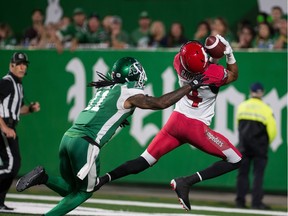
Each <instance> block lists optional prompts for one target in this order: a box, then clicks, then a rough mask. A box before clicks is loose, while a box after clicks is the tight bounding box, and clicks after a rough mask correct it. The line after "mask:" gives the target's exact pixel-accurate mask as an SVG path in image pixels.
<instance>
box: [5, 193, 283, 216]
mask: <svg viewBox="0 0 288 216" xmlns="http://www.w3.org/2000/svg"><path fill="white" fill-rule="evenodd" d="M7 198H13V199H23V200H25V201H27V200H43V201H59V200H61V199H62V198H61V197H56V196H43V195H41V196H40V195H27V194H7ZM86 203H95V204H96V203H97V204H108V205H111V204H113V205H124V206H141V207H155V208H156V207H157V208H168V209H181V206H180V205H179V204H177V205H176V204H167V203H154V202H138V201H119V200H108V199H89V200H87V201H86ZM45 205H46V204H45ZM51 206H54V205H51ZM50 208H51V207H50ZM80 208H84V207H78V208H77V209H75V210H74V211H76V210H78V209H80ZM87 209H88V208H87ZM90 209H91V208H90ZM92 209H93V211H94V212H95V210H96V209H95V208H92ZM191 209H192V210H201V211H217V212H229V213H243V214H246V213H247V214H249V213H250V214H259V215H271V216H274V215H275V216H276V215H278V216H285V215H288V214H287V212H281V211H267V210H253V209H237V208H221V207H211V206H193V205H192V206H191ZM101 211H106V210H101ZM109 212H111V211H109ZM86 213H87V212H86ZM73 214H74V213H73ZM129 214H130V213H127V212H125V215H129ZM79 215H80V214H79ZM89 215H90V214H89ZM94 215H95V214H94ZM97 215H99V212H97ZM104 215H105V214H104ZM117 215H119V212H117ZM132 215H135V213H134V214H132ZM137 215H139V216H142V215H143V216H144V215H163V214H150V213H149V214H144V213H143V214H142V213H137ZM164 215H169V216H173V215H184V214H167V213H165V214H164ZM185 215H187V214H185ZM189 215H191V214H189ZM100 216H102V215H100ZM119 216H120V215H119ZM121 216H122V215H121ZM135 216H136V215H135Z"/></svg>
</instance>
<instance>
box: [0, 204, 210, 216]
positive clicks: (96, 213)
mask: <svg viewBox="0 0 288 216" xmlns="http://www.w3.org/2000/svg"><path fill="white" fill-rule="evenodd" d="M6 203H7V205H9V207H12V208H14V210H13V214H14V213H15V214H16V213H19V214H23V213H25V214H38V215H39V214H44V213H47V212H48V211H49V210H50V209H52V208H53V207H54V206H55V204H44V203H31V202H30V203H29V202H10V201H8V202H6ZM0 212H11V211H0ZM68 215H85V216H151V215H152V216H165V215H166V216H181V215H183V216H184V215H187V214H167V213H162V214H161V213H158V214H156V213H139V212H125V211H112V210H104V209H99V208H88V207H78V208H77V209H75V210H73V211H71V212H70V213H68ZM191 216H208V215H199V214H197V215H195V214H192V215H191Z"/></svg>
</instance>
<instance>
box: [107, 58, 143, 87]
mask: <svg viewBox="0 0 288 216" xmlns="http://www.w3.org/2000/svg"><path fill="white" fill-rule="evenodd" d="M111 79H112V80H114V81H115V82H118V83H125V82H131V81H136V87H139V88H143V87H144V86H145V82H146V81H147V76H146V73H145V70H144V68H143V67H142V65H141V64H140V62H139V61H138V60H136V59H135V58H132V57H124V58H121V59H119V60H117V61H116V62H115V63H114V65H113V68H112V72H111Z"/></svg>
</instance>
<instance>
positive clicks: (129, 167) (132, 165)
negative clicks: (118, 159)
mask: <svg viewBox="0 0 288 216" xmlns="http://www.w3.org/2000/svg"><path fill="white" fill-rule="evenodd" d="M149 167H150V164H149V163H148V162H147V161H146V160H145V159H144V158H143V157H141V156H140V157H138V158H136V159H134V160H130V161H127V162H126V163H124V164H122V165H120V166H119V167H117V168H116V169H114V170H112V171H111V172H109V173H108V174H109V175H110V177H111V181H114V180H116V179H118V178H122V177H124V176H127V175H130V174H137V173H139V172H142V171H144V170H145V169H147V168H149ZM107 178H108V176H107V177H105V179H106V181H107Z"/></svg>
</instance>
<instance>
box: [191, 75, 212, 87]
mask: <svg viewBox="0 0 288 216" xmlns="http://www.w3.org/2000/svg"><path fill="white" fill-rule="evenodd" d="M206 80H208V78H207V77H205V75H204V74H197V75H195V76H194V77H193V79H192V80H191V81H190V82H189V83H188V84H189V85H190V86H191V87H192V89H193V90H195V89H197V88H199V87H200V86H203V85H207V84H204V83H203V82H204V81H206Z"/></svg>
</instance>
